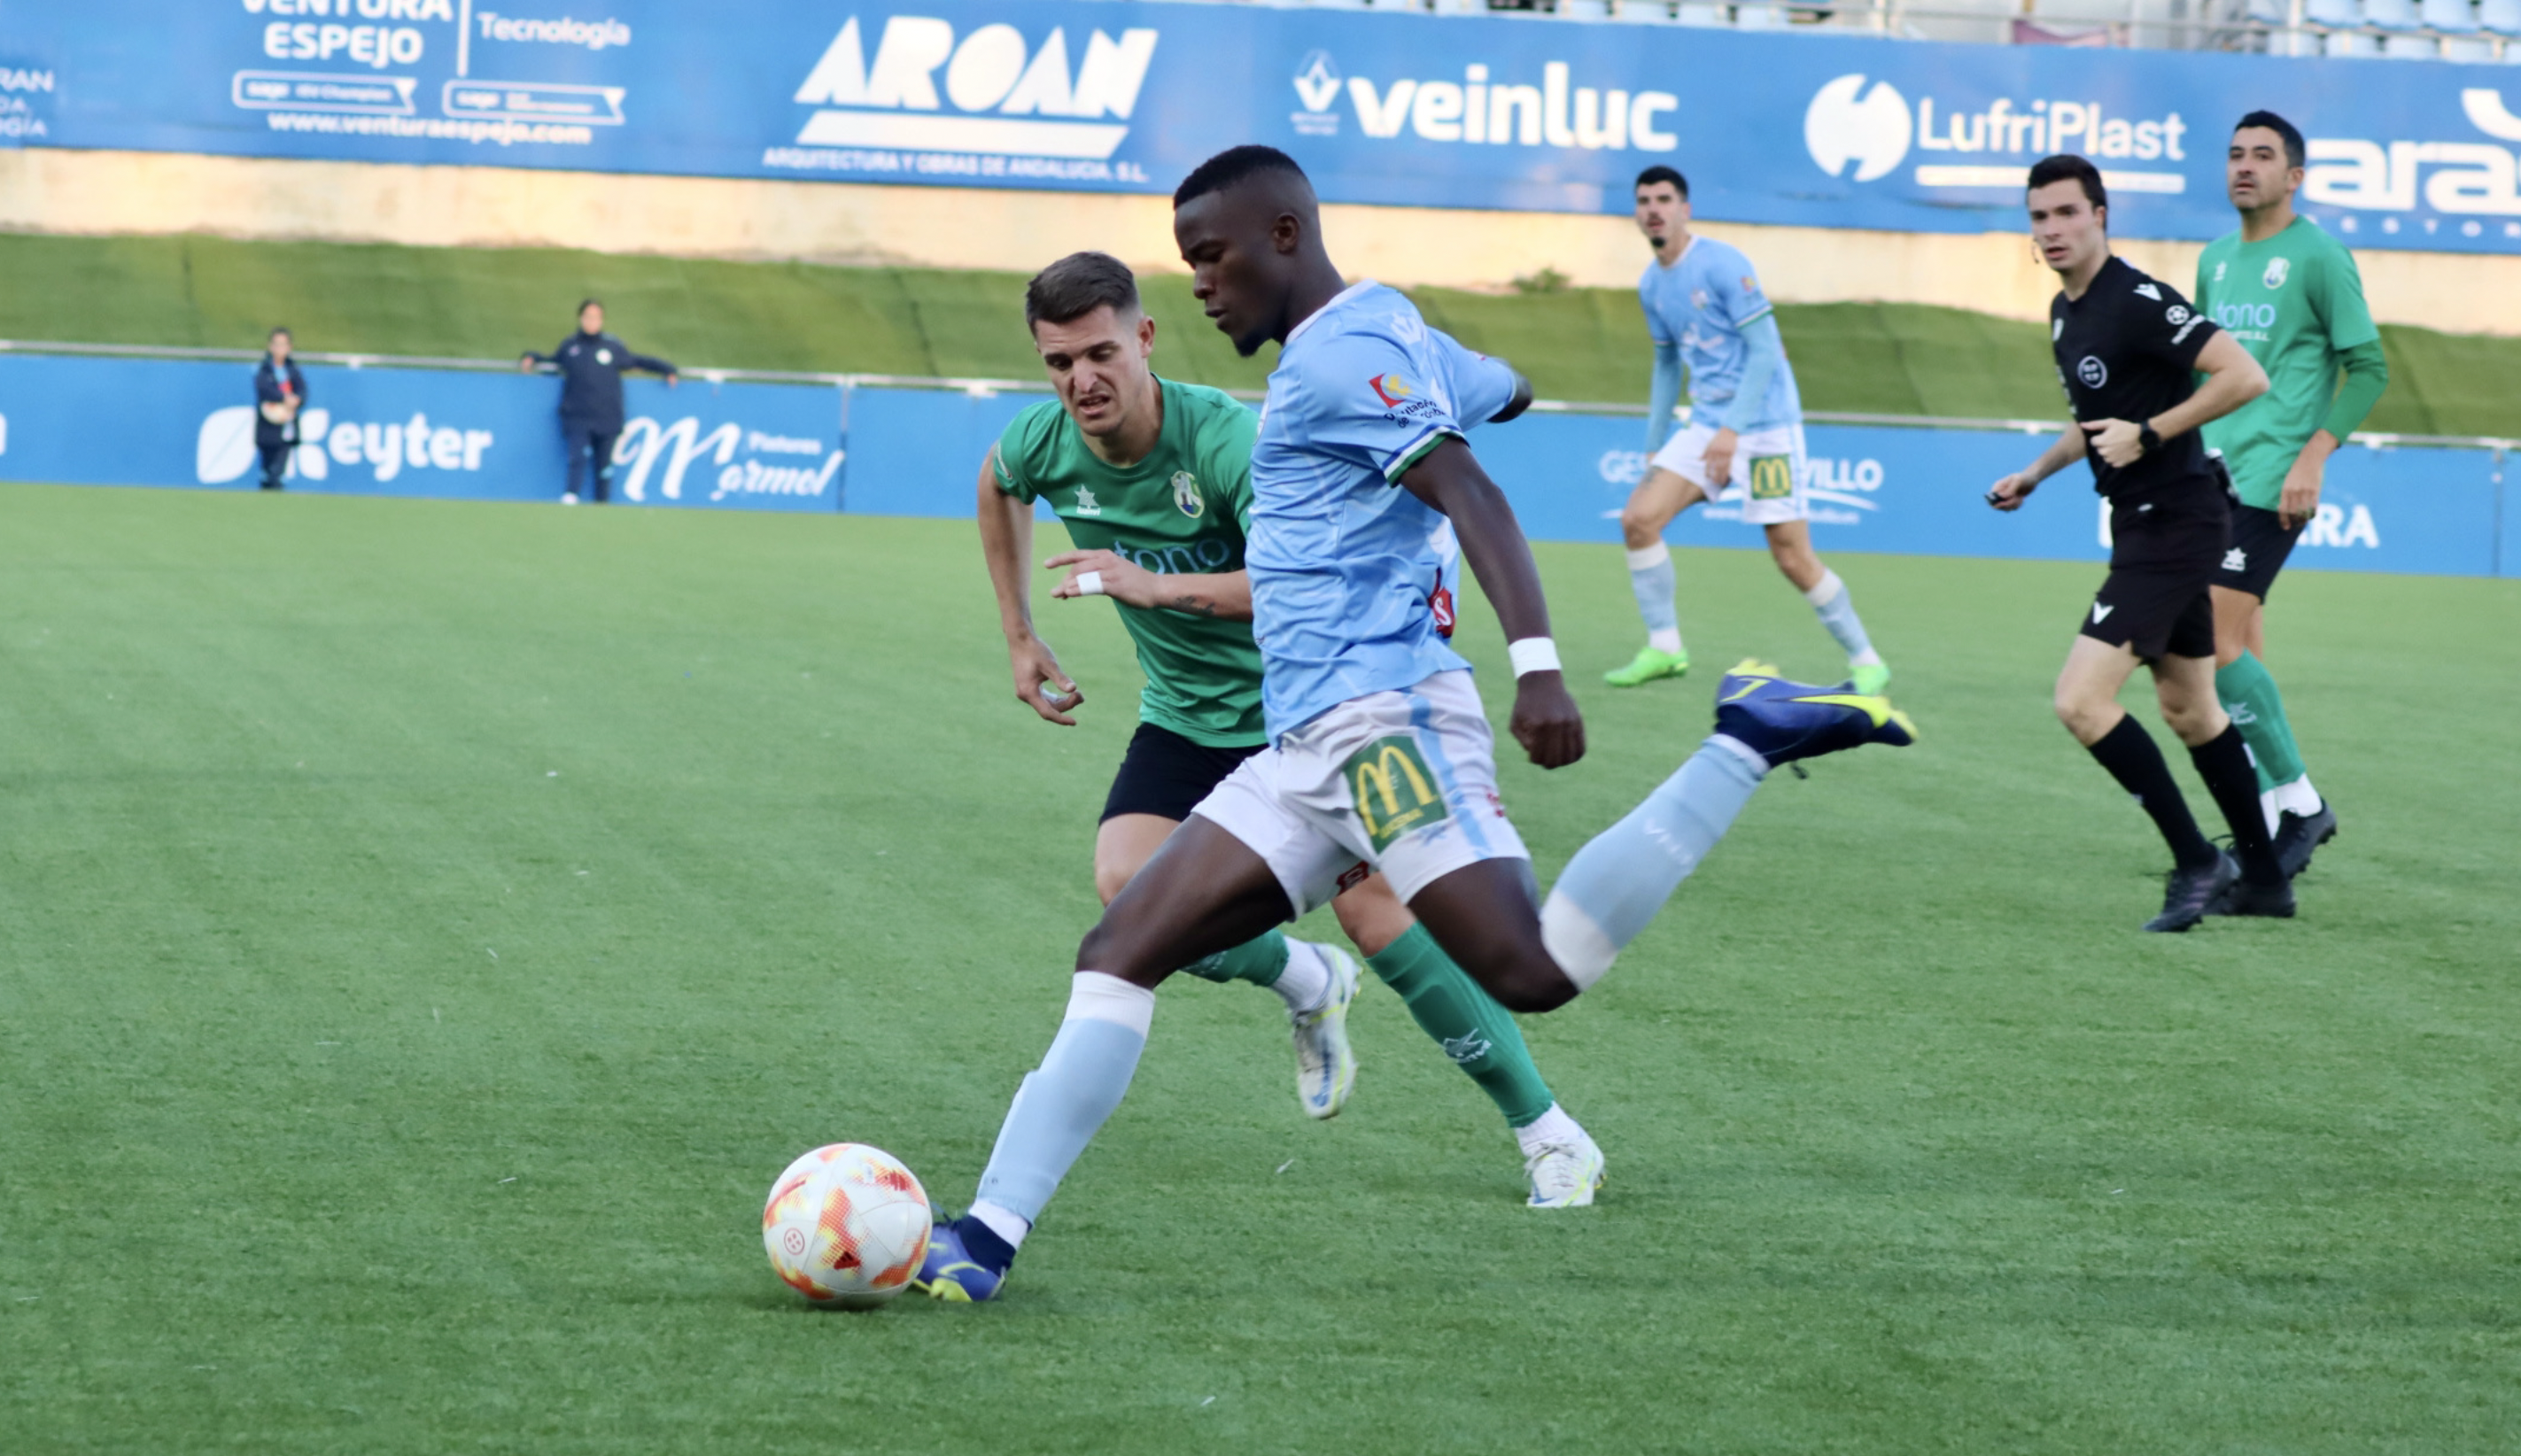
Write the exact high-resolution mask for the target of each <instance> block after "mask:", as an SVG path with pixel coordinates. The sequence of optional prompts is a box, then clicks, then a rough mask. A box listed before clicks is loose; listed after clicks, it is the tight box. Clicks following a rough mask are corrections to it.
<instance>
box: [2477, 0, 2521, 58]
mask: <svg viewBox="0 0 2521 1456" xmlns="http://www.w3.org/2000/svg"><path fill="white" fill-rule="evenodd" d="M2477 23H2478V28H2480V29H2483V30H2491V31H2493V32H2495V33H2496V34H2498V35H2521V0H2477ZM2506 54H2509V53H2508V52H2507V53H2506Z"/></svg>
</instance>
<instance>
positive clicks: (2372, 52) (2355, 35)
mask: <svg viewBox="0 0 2521 1456" xmlns="http://www.w3.org/2000/svg"><path fill="white" fill-rule="evenodd" d="M2319 53H2320V54H2321V55H2323V56H2377V55H2379V54H2381V42H2380V41H2378V40H2376V39H2374V38H2373V37H2371V36H2369V35H2365V34H2363V33H2362V32H2361V31H2358V30H2331V31H2329V32H2328V34H2327V35H2326V36H2324V37H2322V38H2321V41H2320V46H2319Z"/></svg>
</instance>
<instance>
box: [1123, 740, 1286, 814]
mask: <svg viewBox="0 0 2521 1456" xmlns="http://www.w3.org/2000/svg"><path fill="white" fill-rule="evenodd" d="M1260 751H1261V745H1259V744H1254V745H1252V746H1251V747H1249V748H1241V749H1212V748H1210V747H1208V746H1207V745H1206V744H1196V743H1193V742H1191V741H1190V740H1189V739H1187V738H1184V737H1182V736H1181V735H1180V734H1178V733H1175V732H1174V731H1172V730H1171V729H1170V728H1159V727H1157V726H1156V725H1155V724H1153V723H1140V724H1139V725H1138V731H1137V732H1136V733H1134V734H1131V735H1130V736H1129V751H1127V752H1125V753H1123V754H1122V755H1121V771H1120V773H1118V774H1116V775H1114V776H1113V779H1112V792H1111V794H1110V795H1109V796H1106V797H1105V798H1104V800H1103V817H1104V818H1106V819H1111V818H1114V817H1116V816H1118V815H1122V814H1153V815H1155V816H1156V817H1157V818H1159V819H1170V820H1172V821H1174V822H1175V823H1179V822H1180V821H1182V820H1184V819H1187V818H1189V817H1190V811H1191V810H1192V809H1194V808H1196V807H1198V806H1199V801H1200V800H1201V799H1203V798H1206V797H1208V794H1209V791H1210V790H1212V789H1215V787H1216V786H1217V785H1219V784H1222V783H1224V782H1225V776H1226V775H1227V774H1230V773H1232V772H1234V770H1235V769H1237V768H1240V767H1241V766H1242V764H1243V760H1244V759H1246V758H1249V757H1251V756H1252V755H1253V754H1255V753H1258V752H1260Z"/></svg>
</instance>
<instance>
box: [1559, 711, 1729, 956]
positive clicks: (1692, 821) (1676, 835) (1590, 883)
mask: <svg viewBox="0 0 2521 1456" xmlns="http://www.w3.org/2000/svg"><path fill="white" fill-rule="evenodd" d="M1767 774H1768V765H1767V760H1765V759H1764V758H1762V757H1761V756H1760V755H1759V754H1758V753H1756V752H1753V751H1751V750H1750V749H1749V748H1748V747H1746V746H1744V745H1742V744H1740V743H1737V742H1735V741H1734V740H1732V739H1730V738H1726V737H1725V736H1723V735H1722V734H1718V735H1717V736H1715V737H1713V738H1710V739H1709V740H1707V742H1706V743H1705V744H1704V745H1702V746H1701V747H1700V748H1699V750H1698V751H1697V752H1695V753H1692V754H1690V755H1689V761H1688V762H1686V763H1684V764H1682V765H1681V766H1680V768H1679V770H1678V771H1677V772H1675V773H1674V774H1673V776H1672V777H1671V778H1668V779H1666V780H1664V781H1663V783H1662V784H1661V785H1659V786H1657V787H1656V789H1655V792H1654V793H1652V794H1649V795H1647V796H1646V797H1645V802H1643V803H1641V804H1638V805H1637V806H1636V807H1635V808H1634V809H1631V810H1629V811H1628V816H1627V818H1625V819H1623V820H1621V821H1620V822H1619V823H1617V824H1614V825H1612V826H1611V827H1610V828H1609V829H1606V830H1604V831H1602V832H1601V833H1600V834H1598V835H1595V836H1594V837H1593V839H1592V842H1589V843H1587V844H1586V845H1585V846H1584V847H1583V848H1581V849H1579V850H1577V851H1576V857H1575V858H1574V859H1573V860H1570V861H1569V862H1568V865H1567V872H1566V873H1565V874H1563V875H1560V876H1559V877H1558V883H1557V884H1556V885H1555V886H1553V887H1551V888H1550V891H1549V903H1548V904H1546V905H1544V906H1542V907H1541V911H1540V937H1541V940H1542V942H1543V943H1544V944H1546V945H1547V946H1548V947H1549V953H1550V955H1551V956H1552V957H1553V958H1554V959H1556V960H1557V962H1558V969H1560V970H1561V971H1564V972H1566V973H1567V978H1568V979H1570V980H1572V981H1574V982H1576V987H1577V989H1578V990H1583V989H1585V988H1587V987H1589V986H1591V985H1592V984H1593V982H1594V981H1597V980H1599V979H1601V978H1602V973H1603V972H1605V971H1608V970H1609V969H1611V962H1612V960H1613V959H1614V958H1616V957H1617V956H1618V955H1619V953H1620V951H1621V950H1622V949H1624V948H1625V947H1626V946H1627V943H1628V942H1629V941H1631V940H1633V939H1635V938H1636V937H1637V934H1638V933H1639V932H1641V931H1643V930H1644V929H1645V928H1646V924H1647V922H1649V921H1651V920H1653V919H1654V918H1655V914H1656V912H1658V911H1660V910H1661V909H1663V904H1664V901H1666V900H1668V899H1671V898H1672V892H1673V890H1675V889H1678V888H1679V887H1680V882H1682V881H1683V880H1686V879H1688V878H1689V875H1690V872H1691V871H1692V870H1695V869H1697V868H1698V862H1699V861H1700V860H1702V859H1705V858H1706V857H1707V854H1708V851H1709V850H1711V849H1714V848H1715V847H1716V844H1717V842H1718V841H1719V840H1721V839H1723V838H1724V832H1725V831H1726V830H1728V829H1731V828H1732V827H1733V819H1734V816H1735V815H1737V814H1739V813H1741V812H1742V806H1743V805H1744V804H1746V803H1749V802H1750V801H1751V794H1752V791H1754V790H1756V789H1758V788H1759V787H1760V781H1761V780H1762V779H1764V778H1766V777H1767Z"/></svg>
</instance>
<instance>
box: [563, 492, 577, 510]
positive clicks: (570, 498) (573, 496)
mask: <svg viewBox="0 0 2521 1456" xmlns="http://www.w3.org/2000/svg"><path fill="white" fill-rule="evenodd" d="M560 503H561V504H562V505H564V506H573V505H576V504H577V492H576V491H574V490H564V491H562V492H561V493H560Z"/></svg>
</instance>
